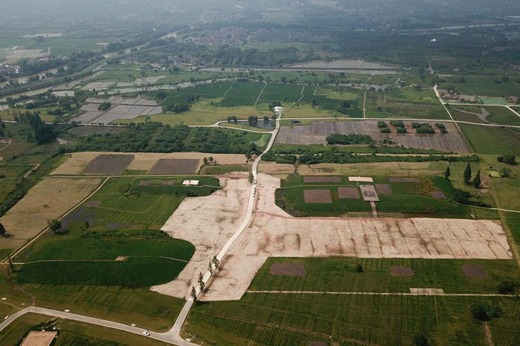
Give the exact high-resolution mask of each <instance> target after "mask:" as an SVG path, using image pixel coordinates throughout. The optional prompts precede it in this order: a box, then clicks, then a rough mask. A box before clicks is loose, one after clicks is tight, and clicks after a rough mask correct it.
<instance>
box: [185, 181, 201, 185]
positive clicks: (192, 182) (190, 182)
mask: <svg viewBox="0 0 520 346" xmlns="http://www.w3.org/2000/svg"><path fill="white" fill-rule="evenodd" d="M182 185H184V186H197V185H199V181H198V180H184V181H183V182H182Z"/></svg>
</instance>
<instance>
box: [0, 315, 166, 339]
mask: <svg viewBox="0 0 520 346" xmlns="http://www.w3.org/2000/svg"><path fill="white" fill-rule="evenodd" d="M52 327H56V329H58V330H59V334H58V338H57V339H56V341H55V342H54V343H53V345H55V346H69V345H70V346H73V345H98V346H116V345H117V346H123V345H124V346H133V345H143V346H159V345H166V344H164V343H162V342H159V341H156V340H153V339H150V338H147V337H145V336H140V335H134V334H131V333H125V332H122V331H118V330H114V329H109V328H103V327H99V326H95V325H91V324H87V323H79V322H75V321H69V320H65V319H57V318H53V317H49V316H45V315H37V314H26V315H24V316H22V317H20V318H19V319H17V320H16V321H15V322H13V323H12V324H11V325H10V326H9V327H7V328H6V329H5V330H4V331H3V332H2V335H1V336H0V343H2V344H3V345H18V344H19V343H20V342H21V341H22V339H23V337H24V336H25V335H26V334H27V333H28V332H29V331H31V330H41V329H46V330H52Z"/></svg>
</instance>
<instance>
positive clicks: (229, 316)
mask: <svg viewBox="0 0 520 346" xmlns="http://www.w3.org/2000/svg"><path fill="white" fill-rule="evenodd" d="M474 303H488V304H491V305H493V306H498V307H499V308H500V309H501V310H502V317H500V318H496V319H493V320H492V321H491V322H489V327H490V329H491V335H492V339H493V341H494V342H495V344H496V345H514V344H517V343H519V342H520V332H519V330H520V329H519V322H518V321H519V317H520V304H519V303H518V302H517V301H516V300H514V298H469V297H428V296H413V297H406V296H341V295H337V296H333V295H324V294H316V295H303V294H246V295H245V296H244V297H243V298H242V299H241V300H240V301H238V302H212V303H204V304H197V305H195V307H194V308H193V310H192V312H191V314H190V316H189V319H188V323H187V326H186V327H185V328H186V331H185V334H186V335H191V336H195V339H194V341H196V342H199V343H200V342H202V341H205V342H211V343H214V344H219V345H220V344H223V345H224V344H225V345H244V344H248V343H249V344H251V343H254V344H255V345H276V344H283V345H309V344H310V342H313V341H316V342H319V341H321V342H324V343H325V345H328V344H329V343H330V342H333V344H335V345H359V344H362V345H403V346H404V345H410V344H412V343H413V339H414V337H415V335H425V336H427V337H428V339H429V340H430V341H431V342H432V343H433V344H434V345H461V346H462V345H482V346H484V345H487V342H486V338H485V333H484V326H483V324H482V323H479V322H476V321H475V320H473V318H472V316H471V314H470V311H469V310H470V306H471V305H472V304H474Z"/></svg>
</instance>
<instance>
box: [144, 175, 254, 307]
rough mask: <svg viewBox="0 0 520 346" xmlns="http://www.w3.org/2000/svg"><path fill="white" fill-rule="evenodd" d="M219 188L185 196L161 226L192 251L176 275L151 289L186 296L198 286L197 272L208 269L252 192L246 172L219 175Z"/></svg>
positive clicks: (236, 224)
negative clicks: (190, 244)
mask: <svg viewBox="0 0 520 346" xmlns="http://www.w3.org/2000/svg"><path fill="white" fill-rule="evenodd" d="M218 178H219V180H220V185H221V186H222V187H223V189H222V190H219V191H217V192H214V193H213V194H211V195H210V196H207V197H196V198H186V199H185V200H184V201H183V202H182V203H181V204H180V205H179V207H178V208H177V209H176V210H175V212H174V213H173V214H172V216H171V217H170V218H169V219H168V221H167V222H166V224H165V225H164V226H163V227H162V228H161V229H162V230H163V231H165V232H166V233H168V234H169V235H171V236H172V237H173V238H180V239H184V240H187V241H189V242H190V243H192V244H193V245H194V246H195V253H194V255H193V257H192V259H191V260H190V261H189V263H188V265H187V266H186V268H184V270H183V271H182V272H181V274H180V275H179V277H178V278H177V279H175V280H174V281H172V282H169V283H167V284H163V285H159V286H154V287H152V291H156V292H159V293H162V294H167V295H170V296H174V297H178V298H187V297H189V295H190V293H191V287H192V286H196V285H197V280H198V277H199V273H204V272H206V270H207V269H208V264H209V261H210V260H211V259H212V258H213V256H215V255H216V254H217V253H218V252H219V251H220V249H221V248H222V247H223V246H224V244H225V243H226V242H227V241H228V239H229V238H231V236H232V235H233V233H234V232H235V231H236V230H237V228H238V227H239V226H240V224H241V222H242V220H243V218H244V216H245V213H246V210H247V201H248V199H249V194H250V192H251V186H250V184H249V182H248V174H247V173H232V174H226V175H223V176H219V177H218Z"/></svg>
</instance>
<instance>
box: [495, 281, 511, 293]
mask: <svg viewBox="0 0 520 346" xmlns="http://www.w3.org/2000/svg"><path fill="white" fill-rule="evenodd" d="M515 288H516V283H515V282H513V281H502V282H501V283H500V284H499V285H498V287H497V292H498V293H499V294H513V293H515Z"/></svg>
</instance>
